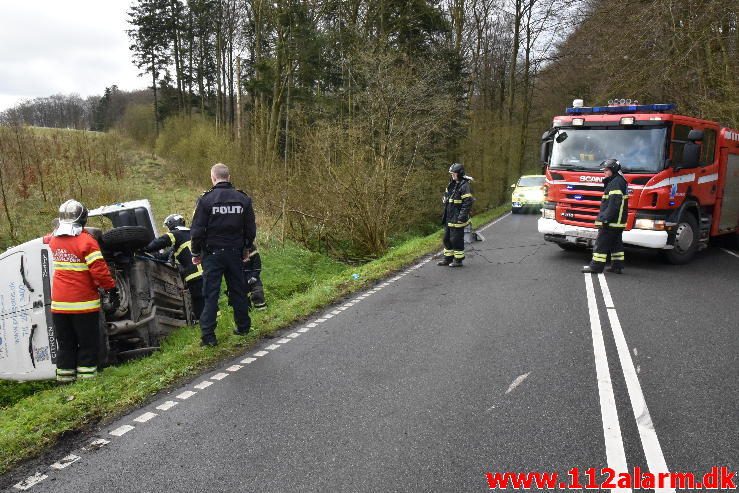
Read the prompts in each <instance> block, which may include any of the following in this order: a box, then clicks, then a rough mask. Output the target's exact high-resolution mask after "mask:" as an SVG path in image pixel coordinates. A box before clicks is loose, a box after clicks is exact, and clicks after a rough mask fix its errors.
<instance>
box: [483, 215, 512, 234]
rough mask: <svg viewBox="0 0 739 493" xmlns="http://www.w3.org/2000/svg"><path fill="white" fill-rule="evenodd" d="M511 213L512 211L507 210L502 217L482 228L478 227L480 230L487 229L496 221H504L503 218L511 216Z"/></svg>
mask: <svg viewBox="0 0 739 493" xmlns="http://www.w3.org/2000/svg"><path fill="white" fill-rule="evenodd" d="M510 215H511V213H510V212H506V213H505V214H503V215H502V216H500V217H499V218H498V219H496V220H495V221H493V222H491V223H490V224H487V225H485V226H483V227H482V228H480V229H478V231H485V230H486V229H488V228H489V227H491V226H492V225H493V224H496V223H498V222H500V221H502V220H503V219H505V218H507V217H508V216H510Z"/></svg>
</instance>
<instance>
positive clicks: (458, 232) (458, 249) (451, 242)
mask: <svg viewBox="0 0 739 493" xmlns="http://www.w3.org/2000/svg"><path fill="white" fill-rule="evenodd" d="M444 256H445V257H454V258H455V259H456V260H463V259H464V228H450V227H449V226H445V227H444Z"/></svg>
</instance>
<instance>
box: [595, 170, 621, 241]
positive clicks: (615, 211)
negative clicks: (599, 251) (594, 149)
mask: <svg viewBox="0 0 739 493" xmlns="http://www.w3.org/2000/svg"><path fill="white" fill-rule="evenodd" d="M603 185H604V190H603V199H602V201H601V203H600V212H599V213H598V219H597V220H596V221H595V224H596V226H601V225H606V226H609V227H611V228H625V227H626V218H627V217H628V213H629V187H628V184H627V183H626V178H624V177H623V175H621V174H620V173H617V174H615V175H613V176H611V177H610V178H606V179H604V180H603Z"/></svg>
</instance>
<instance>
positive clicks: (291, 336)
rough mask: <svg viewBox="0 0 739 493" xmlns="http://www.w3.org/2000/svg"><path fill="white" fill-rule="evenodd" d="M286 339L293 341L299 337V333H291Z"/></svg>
mask: <svg viewBox="0 0 739 493" xmlns="http://www.w3.org/2000/svg"><path fill="white" fill-rule="evenodd" d="M287 337H290V338H291V339H295V338H296V337H300V332H293V333H292V334H290V335H288V336H287Z"/></svg>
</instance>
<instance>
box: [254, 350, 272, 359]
mask: <svg viewBox="0 0 739 493" xmlns="http://www.w3.org/2000/svg"><path fill="white" fill-rule="evenodd" d="M268 354H269V351H257V352H256V353H254V356H256V357H257V358H261V357H262V356H267V355H268Z"/></svg>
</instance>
